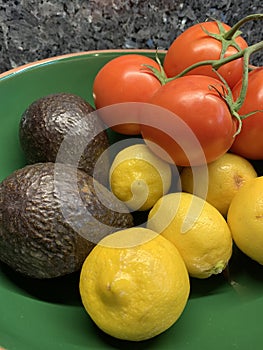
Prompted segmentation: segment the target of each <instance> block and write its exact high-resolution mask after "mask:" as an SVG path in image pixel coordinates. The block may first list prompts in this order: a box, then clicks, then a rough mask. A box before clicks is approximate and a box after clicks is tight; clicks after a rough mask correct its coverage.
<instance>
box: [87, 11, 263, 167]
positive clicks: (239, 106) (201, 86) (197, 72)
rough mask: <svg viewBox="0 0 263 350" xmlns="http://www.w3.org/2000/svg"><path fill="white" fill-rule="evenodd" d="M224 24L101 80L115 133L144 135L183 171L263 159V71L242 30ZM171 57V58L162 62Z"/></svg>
mask: <svg viewBox="0 0 263 350" xmlns="http://www.w3.org/2000/svg"><path fill="white" fill-rule="evenodd" d="M262 18H263V14H253V15H249V16H247V17H245V18H243V19H241V20H240V21H238V22H237V23H236V25H234V26H232V27H230V26H229V25H227V24H225V23H222V22H220V21H217V20H211V21H207V22H203V23H198V24H195V25H193V26H191V27H189V28H188V29H186V30H185V31H184V32H183V33H182V34H180V35H179V36H178V37H177V38H176V39H175V40H174V41H173V43H172V44H171V45H170V47H169V48H168V50H167V51H165V52H163V53H158V52H157V53H156V57H155V58H154V57H152V58H151V56H149V55H148V56H147V55H146V54H145V53H144V54H140V52H139V53H138V52H137V53H132V52H129V53H126V54H124V55H121V56H118V57H115V58H113V59H112V60H110V61H109V62H108V63H107V64H106V65H105V66H103V67H102V69H101V70H100V71H99V72H98V74H97V75H96V77H95V80H94V85H93V96H94V103H95V107H96V109H97V110H98V111H99V115H100V116H101V118H102V120H103V121H104V122H105V124H106V125H108V126H109V127H110V128H111V129H113V130H114V131H116V132H118V133H121V134H125V135H141V136H142V137H143V139H144V140H145V142H146V143H147V144H148V145H149V146H150V148H152V150H153V151H154V152H155V153H157V154H158V155H159V156H160V157H161V158H163V159H165V160H167V161H168V162H171V163H174V164H176V165H178V166H189V165H191V166H193V165H200V164H203V163H204V162H206V163H209V162H211V161H213V160H215V159H217V158H219V157H220V156H221V155H223V154H224V153H226V152H228V151H231V152H233V153H236V154H239V155H241V156H243V157H245V158H249V159H263V67H255V66H252V65H251V64H250V57H251V54H253V53H254V52H256V51H259V50H261V49H262V47H263V42H259V43H256V44H253V45H251V46H249V44H248V42H247V41H246V40H245V39H244V38H243V37H242V33H241V31H240V30H239V28H240V27H241V26H242V25H244V24H245V23H246V22H248V21H250V20H260V19H262ZM160 55H161V56H163V60H162V62H161V60H160V59H159V56H160Z"/></svg>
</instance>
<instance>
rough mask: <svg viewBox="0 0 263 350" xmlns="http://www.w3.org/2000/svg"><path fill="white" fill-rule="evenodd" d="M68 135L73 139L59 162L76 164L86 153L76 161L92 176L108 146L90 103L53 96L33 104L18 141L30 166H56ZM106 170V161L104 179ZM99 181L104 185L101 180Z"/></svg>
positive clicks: (22, 121)
mask: <svg viewBox="0 0 263 350" xmlns="http://www.w3.org/2000/svg"><path fill="white" fill-rule="evenodd" d="M83 131H85V133H84V135H83ZM66 135H70V137H69V139H68V144H64V149H63V152H64V154H63V155H62V157H63V160H62V161H61V160H60V161H61V162H63V163H68V164H74V163H75V162H76V154H77V155H78V153H79V150H81V149H84V152H83V154H82V156H81V158H80V159H77V161H78V160H79V164H78V167H79V168H80V169H82V170H84V171H86V172H87V173H88V174H89V175H91V176H93V169H94V166H95V164H96V161H97V160H98V158H99V157H100V155H101V154H102V153H103V152H104V151H105V150H106V149H107V148H108V147H109V142H108V137H107V133H106V131H105V130H104V124H103V123H102V121H101V120H100V119H99V118H98V117H97V116H96V114H95V113H94V109H93V108H92V106H91V105H90V104H89V103H88V102H86V101H85V100H84V99H82V98H81V97H80V96H77V95H75V94H71V93H56V94H50V95H47V96H44V97H42V98H40V99H38V100H36V101H34V102H33V103H32V104H31V105H30V106H29V107H28V108H27V110H26V111H25V112H24V114H23V115H22V118H21V121H20V125H19V138H20V144H21V147H22V149H23V151H24V153H25V156H26V160H27V163H28V164H34V163H39V162H55V161H56V158H57V154H58V151H59V148H60V146H61V143H62V141H63V140H64V138H65V136H66ZM94 135H96V136H95V137H93V136H94ZM89 140H90V142H88V141H89ZM83 145H84V147H83ZM81 153H82V152H81ZM107 166H108V164H106V161H105V160H104V161H103V164H100V169H101V174H102V173H103V174H104V175H105V172H107V168H106V167H107ZM103 167H104V169H103ZM101 174H97V175H98V176H100V175H101ZM98 180H99V181H100V182H101V183H105V181H104V180H102V179H101V178H99V179H98Z"/></svg>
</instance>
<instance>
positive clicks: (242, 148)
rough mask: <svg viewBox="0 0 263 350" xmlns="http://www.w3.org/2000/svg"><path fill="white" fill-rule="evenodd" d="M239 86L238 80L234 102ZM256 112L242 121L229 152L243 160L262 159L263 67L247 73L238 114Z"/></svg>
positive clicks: (233, 91)
mask: <svg viewBox="0 0 263 350" xmlns="http://www.w3.org/2000/svg"><path fill="white" fill-rule="evenodd" d="M241 85H242V81H241V80H240V81H239V82H238V83H237V84H236V85H235V86H234V88H233V90H232V94H233V98H234V100H236V99H237V97H238V96H239V93H240V90H241ZM256 110H258V111H259V112H256V113H255V114H252V115H250V116H249V117H247V118H245V119H243V121H242V128H241V132H240V133H239V134H238V135H237V136H236V138H235V141H234V143H233V145H232V147H231V151H232V152H233V153H236V154H239V155H241V156H243V157H245V158H250V159H263V67H259V68H256V69H255V70H253V71H251V72H250V73H249V75H248V89H247V92H246V97H245V100H244V103H243V105H242V106H241V108H240V109H239V111H238V112H239V114H240V115H241V116H242V115H245V114H247V113H250V112H252V111H256Z"/></svg>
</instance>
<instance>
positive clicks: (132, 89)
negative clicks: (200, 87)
mask: <svg viewBox="0 0 263 350" xmlns="http://www.w3.org/2000/svg"><path fill="white" fill-rule="evenodd" d="M145 64H147V65H151V66H153V67H154V68H156V69H158V70H160V68H159V65H158V63H157V62H156V61H154V60H153V59H151V58H149V57H146V56H143V55H138V54H129V55H123V56H119V57H117V58H114V59H113V60H111V61H109V62H108V63H107V64H106V65H105V66H103V67H102V69H101V70H100V71H99V72H98V74H97V75H96V77H95V80H94V85H93V96H94V103H95V107H96V109H97V110H100V109H101V110H100V111H99V115H100V117H101V119H102V120H103V121H104V122H105V124H106V125H108V126H109V127H111V128H112V129H113V130H115V131H117V132H119V133H121V134H127V135H136V134H139V133H140V126H139V124H138V113H137V109H136V106H135V105H134V108H132V110H131V109H130V108H129V105H128V104H125V103H124V102H145V101H148V99H149V98H150V97H151V96H152V95H153V94H154V93H155V92H156V91H157V90H158V89H159V88H160V86H161V83H160V81H159V80H158V79H157V78H156V77H155V76H154V74H153V73H152V72H151V71H150V70H149V69H148V68H147V67H144V66H143V65H145ZM122 103H124V104H123V105H122ZM115 104H120V105H119V106H118V108H103V107H107V106H112V105H115Z"/></svg>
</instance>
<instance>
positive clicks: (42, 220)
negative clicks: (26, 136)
mask: <svg viewBox="0 0 263 350" xmlns="http://www.w3.org/2000/svg"><path fill="white" fill-rule="evenodd" d="M131 226H133V217H132V215H131V213H129V212H128V209H127V208H126V206H125V205H124V204H123V203H122V202H120V201H119V200H117V198H116V197H115V196H114V195H113V194H112V193H111V192H110V191H109V190H108V189H107V188H106V187H105V186H103V185H101V184H100V183H99V182H97V181H96V180H95V179H94V178H92V177H91V176H90V175H88V174H87V173H86V172H84V171H82V170H80V169H77V168H74V167H73V166H70V165H67V164H62V163H52V162H46V163H35V164H31V165H26V166H25V167H23V168H21V169H18V170H16V171H14V172H13V173H12V174H10V175H9V176H8V177H7V178H5V179H4V180H3V181H2V182H1V184H0V260H1V261H2V262H4V263H6V264H7V265H9V266H10V267H11V268H13V269H14V270H16V271H18V272H20V273H22V274H24V275H27V276H30V277H34V278H39V279H43V278H53V277H58V276H62V275H66V274H70V273H72V272H75V271H78V270H79V269H80V267H81V266H82V263H83V262H84V259H85V258H86V256H87V255H88V254H89V252H90V251H91V250H92V249H93V247H94V246H95V245H96V244H97V243H98V242H99V241H100V240H101V239H102V238H103V237H104V236H106V235H108V234H110V233H112V232H115V231H117V230H119V229H123V228H127V227H131Z"/></svg>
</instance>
